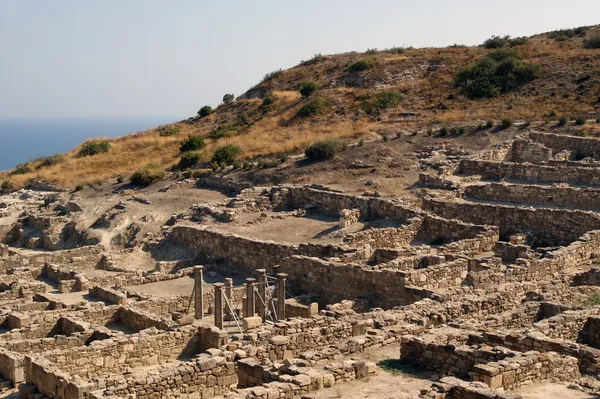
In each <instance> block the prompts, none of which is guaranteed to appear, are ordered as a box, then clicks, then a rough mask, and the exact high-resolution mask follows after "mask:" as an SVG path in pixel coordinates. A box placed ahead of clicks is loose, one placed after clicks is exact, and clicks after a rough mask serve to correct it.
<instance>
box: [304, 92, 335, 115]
mask: <svg viewBox="0 0 600 399" xmlns="http://www.w3.org/2000/svg"><path fill="white" fill-rule="evenodd" d="M328 106H329V102H328V101H327V100H326V99H325V98H323V97H316V98H313V99H311V100H309V101H308V102H307V103H306V104H304V106H302V108H300V109H299V110H298V116H300V117H306V116H310V115H318V114H322V113H323V111H325V109H327V107H328Z"/></svg>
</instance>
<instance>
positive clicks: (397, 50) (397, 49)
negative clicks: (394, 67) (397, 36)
mask: <svg viewBox="0 0 600 399" xmlns="http://www.w3.org/2000/svg"><path fill="white" fill-rule="evenodd" d="M383 51H384V52H386V53H388V54H403V53H404V52H406V49H405V48H404V47H390V48H388V49H385V50H383Z"/></svg>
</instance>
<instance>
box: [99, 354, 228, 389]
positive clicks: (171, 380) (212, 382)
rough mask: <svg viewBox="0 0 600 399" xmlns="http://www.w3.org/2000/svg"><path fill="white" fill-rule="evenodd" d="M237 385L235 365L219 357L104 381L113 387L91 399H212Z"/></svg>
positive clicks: (206, 357) (195, 360)
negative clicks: (121, 398) (129, 398)
mask: <svg viewBox="0 0 600 399" xmlns="http://www.w3.org/2000/svg"><path fill="white" fill-rule="evenodd" d="M237 382H238V378H237V375H236V367H235V363H234V362H231V361H227V360H226V359H225V358H224V357H220V356H213V357H211V356H204V357H199V358H197V359H194V360H191V361H187V362H184V363H181V364H178V365H175V366H173V367H169V368H165V369H163V370H160V371H159V370H154V371H151V372H149V373H148V374H145V375H143V376H142V377H137V378H132V377H128V378H125V381H123V380H116V381H114V384H113V383H112V381H107V385H114V386H111V387H109V388H107V389H105V390H102V391H97V392H94V393H93V394H92V395H91V396H90V399H102V398H114V397H117V398H120V397H129V396H130V395H134V397H135V398H137V399H156V398H173V397H177V398H189V399H193V398H212V397H215V396H219V395H222V394H224V393H226V392H228V391H229V389H230V388H232V387H235V385H236V384H237Z"/></svg>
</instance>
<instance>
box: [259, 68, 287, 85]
mask: <svg viewBox="0 0 600 399" xmlns="http://www.w3.org/2000/svg"><path fill="white" fill-rule="evenodd" d="M282 73H283V71H282V70H281V69H276V70H274V71H273V72H269V73H267V74H266V75H265V77H264V78H263V80H262V81H263V82H266V81H268V80H271V79H275V78H276V77H278V76H280V75H281V74H282Z"/></svg>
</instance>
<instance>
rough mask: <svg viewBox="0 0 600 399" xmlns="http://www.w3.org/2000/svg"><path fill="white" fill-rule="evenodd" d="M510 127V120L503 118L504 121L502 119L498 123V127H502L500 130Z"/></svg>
mask: <svg viewBox="0 0 600 399" xmlns="http://www.w3.org/2000/svg"><path fill="white" fill-rule="evenodd" d="M512 125H513V120H512V119H510V118H504V119H502V122H501V123H500V126H501V127H502V129H508V128H509V127H511V126H512Z"/></svg>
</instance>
